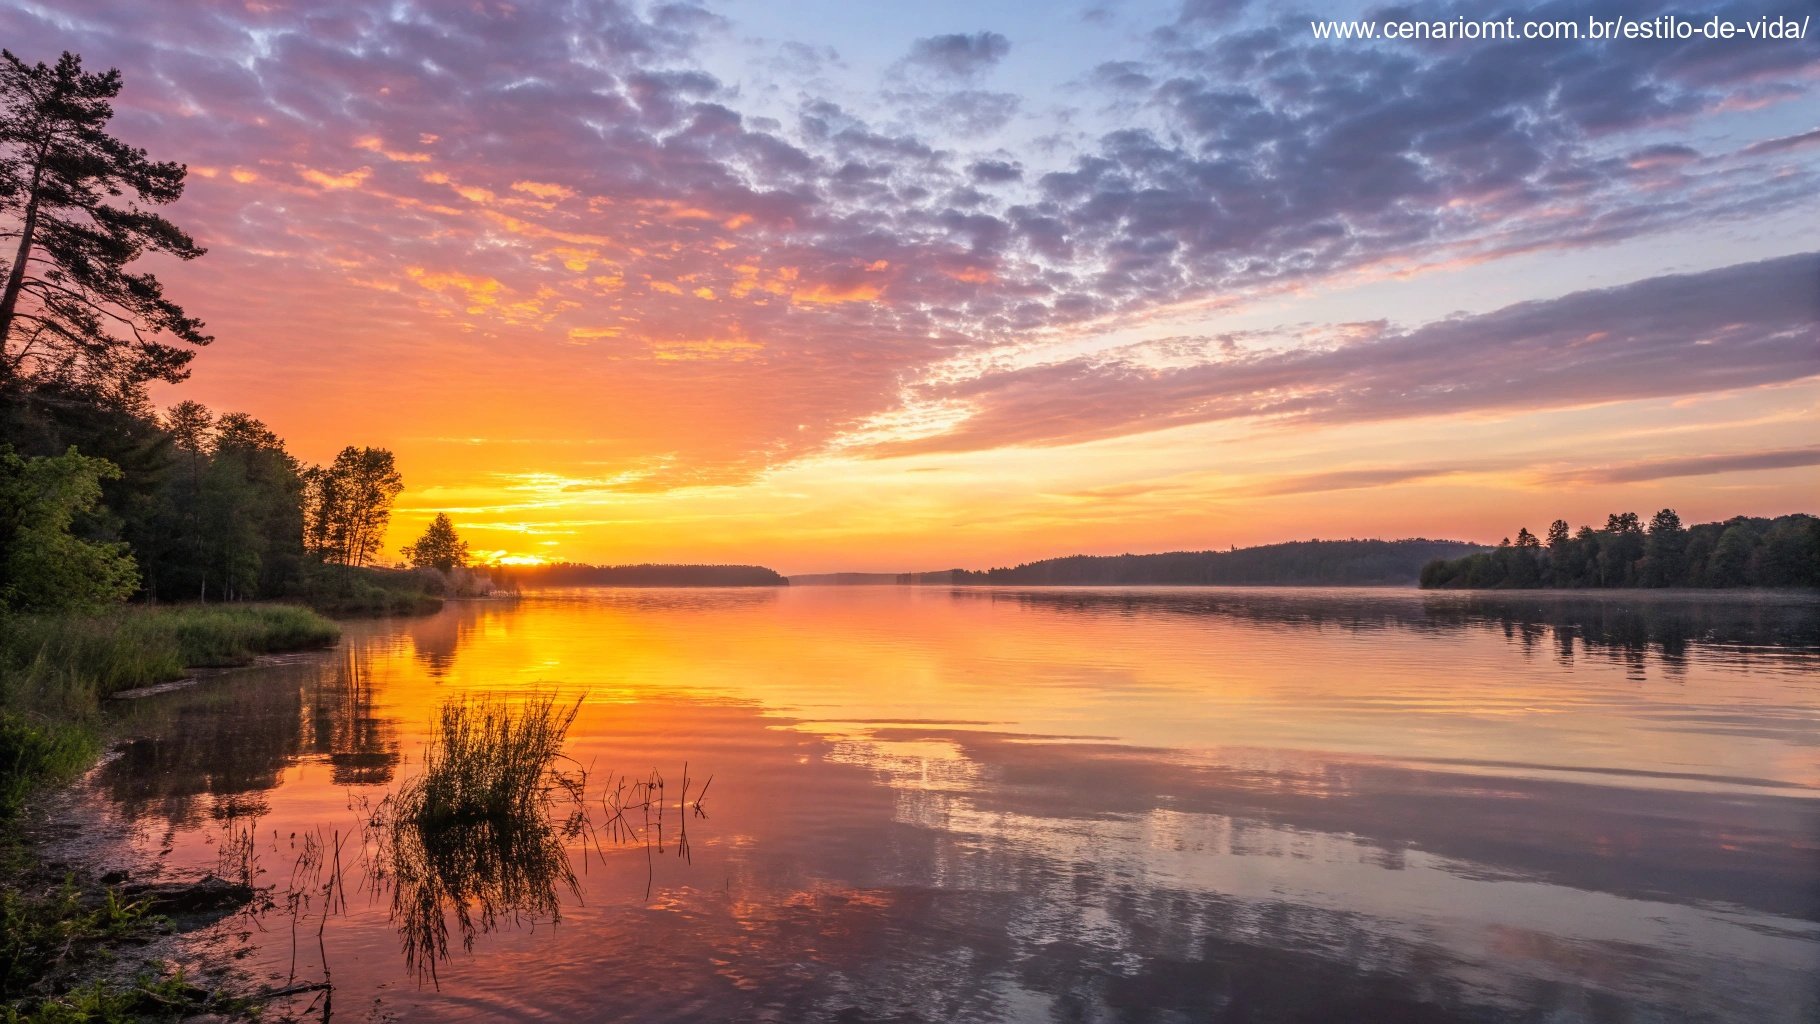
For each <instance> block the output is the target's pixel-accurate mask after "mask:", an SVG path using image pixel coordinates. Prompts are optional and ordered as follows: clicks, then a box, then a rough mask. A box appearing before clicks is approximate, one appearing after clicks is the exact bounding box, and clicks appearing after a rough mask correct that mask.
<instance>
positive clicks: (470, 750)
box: [402, 697, 581, 828]
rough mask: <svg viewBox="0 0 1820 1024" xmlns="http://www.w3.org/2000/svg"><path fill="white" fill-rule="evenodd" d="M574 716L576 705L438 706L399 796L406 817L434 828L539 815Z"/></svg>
mask: <svg viewBox="0 0 1820 1024" xmlns="http://www.w3.org/2000/svg"><path fill="white" fill-rule="evenodd" d="M580 710H581V702H580V701H577V702H576V703H575V704H573V705H570V706H569V707H567V708H566V709H565V708H559V707H558V706H557V705H556V700H555V698H554V697H540V698H533V699H531V700H528V701H526V702H524V703H522V704H518V705H513V704H508V703H506V702H504V701H502V700H498V699H495V698H491V697H478V698H467V699H462V700H453V701H450V702H448V703H446V704H444V705H443V707H442V716H441V721H440V722H439V723H438V727H437V732H436V735H435V736H434V737H433V738H432V740H431V742H430V745H429V747H428V749H427V750H426V751H425V753H424V764H423V774H422V775H420V776H418V778H417V779H416V780H415V781H414V782H413V783H411V784H410V785H409V786H407V787H406V789H405V790H404V793H403V795H402V799H403V801H404V803H405V805H406V806H407V807H408V808H409V810H410V813H411V816H412V817H413V818H415V819H416V820H417V822H418V823H419V824H420V825H422V826H424V827H426V828H434V827H437V826H441V825H448V824H454V823H460V822H466V821H477V820H481V819H494V820H507V819H510V818H513V817H516V816H523V815H529V814H532V813H535V812H539V811H541V810H542V808H543V803H544V800H545V796H546V794H547V793H549V792H550V791H551V789H553V788H561V787H562V786H563V784H564V780H563V779H562V778H561V777H560V773H558V772H557V761H558V759H559V758H560V757H561V756H562V741H563V737H564V736H565V735H566V734H567V733H568V731H569V725H570V724H571V723H573V722H574V721H575V715H576V712H578V711H580Z"/></svg>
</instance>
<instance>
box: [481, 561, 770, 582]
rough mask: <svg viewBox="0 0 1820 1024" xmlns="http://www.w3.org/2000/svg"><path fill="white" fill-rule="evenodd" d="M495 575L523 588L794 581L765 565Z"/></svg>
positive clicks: (512, 570)
mask: <svg viewBox="0 0 1820 1024" xmlns="http://www.w3.org/2000/svg"><path fill="white" fill-rule="evenodd" d="M491 572H492V573H493V575H494V576H495V577H496V578H498V579H500V580H501V581H503V582H504V583H505V584H506V585H508V586H510V585H514V584H515V585H517V586H519V587H787V586H789V585H790V581H789V580H787V579H785V578H784V577H783V576H781V575H779V574H778V573H776V572H774V571H773V570H770V569H767V568H765V567H764V566H762V565H649V564H647V565H580V564H576V563H571V562H557V563H554V564H551V565H519V566H509V567H507V566H495V567H493V568H492V569H491Z"/></svg>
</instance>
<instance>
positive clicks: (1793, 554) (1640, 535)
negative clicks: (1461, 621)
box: [1421, 508, 1820, 588]
mask: <svg viewBox="0 0 1820 1024" xmlns="http://www.w3.org/2000/svg"><path fill="white" fill-rule="evenodd" d="M1605 525H1606V528H1605V529H1603V530H1594V529H1593V528H1591V527H1590V526H1582V527H1581V528H1580V529H1579V530H1578V531H1576V532H1575V533H1574V534H1573V535H1572V536H1571V537H1569V536H1568V534H1567V523H1566V521H1564V520H1559V519H1557V520H1555V522H1554V523H1553V524H1551V525H1550V526H1549V529H1548V548H1547V552H1546V554H1543V553H1542V552H1541V551H1540V550H1539V548H1538V546H1537V544H1536V543H1535V542H1534V538H1533V537H1531V536H1530V534H1529V531H1528V530H1519V531H1518V532H1517V540H1516V543H1514V544H1512V543H1509V542H1506V543H1505V544H1504V545H1501V546H1500V547H1498V548H1496V549H1494V550H1492V551H1488V552H1483V553H1480V554H1473V555H1467V556H1465V557H1461V558H1453V559H1439V560H1436V561H1433V562H1430V563H1429V564H1428V565H1425V566H1424V567H1423V568H1422V575H1421V582H1422V586H1424V587H1473V588H1499V587H1510V588H1520V587H1535V586H1554V587H1634V586H1649V587H1673V586H1690V587H1744V586H1756V587H1820V519H1817V518H1815V517H1814V516H1810V515H1805V514H1795V515H1787V516H1782V517H1780V518H1778V519H1773V520H1772V519H1753V518H1749V517H1745V516H1739V517H1737V518H1735V519H1729V520H1727V521H1725V522H1723V523H1701V524H1699V525H1696V526H1693V527H1684V526H1683V525H1682V523H1681V517H1680V516H1679V515H1677V514H1676V513H1675V511H1674V510H1673V509H1666V508H1665V509H1663V510H1661V511H1660V512H1657V513H1656V514H1655V515H1654V516H1653V517H1651V519H1650V524H1649V530H1648V533H1647V534H1645V533H1644V531H1643V527H1642V523H1641V521H1640V520H1639V518H1638V517H1637V515H1636V514H1635V513H1630V512H1626V513H1613V514H1612V515H1611V516H1609V517H1608V518H1607V519H1606V521H1605Z"/></svg>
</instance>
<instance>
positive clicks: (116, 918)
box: [0, 876, 150, 1019]
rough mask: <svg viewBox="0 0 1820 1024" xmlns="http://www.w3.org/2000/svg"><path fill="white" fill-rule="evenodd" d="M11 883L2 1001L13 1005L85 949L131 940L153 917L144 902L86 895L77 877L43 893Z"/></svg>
mask: <svg viewBox="0 0 1820 1024" xmlns="http://www.w3.org/2000/svg"><path fill="white" fill-rule="evenodd" d="M8 881H9V882H11V883H13V884H9V885H7V886H6V887H4V888H0V997H3V998H5V999H6V1000H7V1001H8V1002H9V1003H11V1002H13V1001H15V1000H17V999H18V998H19V997H20V996H22V995H23V994H24V993H25V990H26V988H27V986H29V985H30V984H32V983H33V982H35V981H37V980H38V979H40V978H43V977H44V976H45V975H47V974H49V973H51V972H52V971H54V970H55V969H56V968H57V967H58V966H59V965H60V962H61V961H64V960H66V959H68V958H69V957H70V956H72V955H73V954H75V953H77V952H79V951H80V948H81V947H83V946H85V945H90V944H94V943H98V942H103V941H106V940H109V939H116V938H121V937H124V936H127V935H131V934H133V933H134V932H135V931H137V930H138V929H140V928H141V927H143V926H144V925H145V924H146V923H147V920H148V918H149V917H150V914H149V906H148V904H147V903H146V902H144V901H130V900H126V899H124V898H122V897H121V895H120V893H119V892H118V891H117V890H115V889H111V888H103V889H100V890H85V889H84V888H83V887H82V886H79V885H77V884H76V880H75V878H74V877H73V876H66V877H65V878H64V879H63V882H62V884H61V885H58V886H55V887H53V888H50V889H49V890H48V891H45V892H40V893H30V892H28V891H27V886H26V885H24V884H20V882H21V881H22V880H19V879H9V880H8ZM8 1019H13V1018H8Z"/></svg>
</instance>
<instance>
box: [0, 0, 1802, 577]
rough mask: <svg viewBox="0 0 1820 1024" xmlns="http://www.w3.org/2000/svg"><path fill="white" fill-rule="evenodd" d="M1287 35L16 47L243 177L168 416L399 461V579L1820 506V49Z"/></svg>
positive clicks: (776, 31) (887, 15) (1235, 9)
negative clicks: (420, 554) (205, 408)
mask: <svg viewBox="0 0 1820 1024" xmlns="http://www.w3.org/2000/svg"><path fill="white" fill-rule="evenodd" d="M1287 9H1288V8H1286V7H1285V6H1283V5H1278V4H1268V5H1267V4H1264V3H1261V2H1259V3H1249V4H1248V3H1247V2H1246V0H1188V2H1187V3H1186V5H1183V4H1181V3H1132V4H1110V3H1108V4H1103V5H1102V4H1095V3H1085V4H1072V5H1071V4H1070V3H1069V2H1068V0H1063V2H1061V3H1053V4H1035V3H1026V4H1010V3H992V2H978V0H976V2H972V3H966V4H962V3H958V2H948V0H936V2H923V3H915V4H861V3H852V2H850V0H849V2H833V0H827V2H824V0H814V2H795V0H791V2H784V0H773V2H758V0H735V2H726V3H709V4H707V5H705V6H693V5H689V4H667V5H654V6H639V5H631V4H618V3H611V2H591V0H572V2H563V3H536V2H532V0H522V2H518V3H504V2H497V0H463V2H446V3H445V2H428V0H418V2H412V0H387V2H383V3H381V2H371V3H368V2H362V0H325V2H307V3H306V2H290V0H245V2H226V0H57V2H55V3H36V2H18V0H13V2H10V3H8V4H6V5H4V6H0V43H3V44H4V45H5V46H6V47H7V48H8V49H10V50H12V51H13V52H15V53H17V54H18V55H20V56H21V57H24V58H26V59H28V60H33V61H36V60H47V61H48V60H54V59H55V57H56V55H57V53H58V52H59V51H61V50H65V49H67V50H72V51H75V52H78V53H80V54H81V55H82V56H83V58H84V60H85V62H86V63H87V64H88V65H89V66H90V67H91V68H99V67H106V66H115V67H118V68H120V69H121V71H122V72H123V74H124V76H125V83H126V85H125V91H124V93H123V95H122V97H121V101H120V103H119V104H118V108H119V114H118V116H117V118H116V122H115V124H116V128H117V130H118V132H119V134H120V135H121V136H122V137H124V138H126V139H128V140H129V141H131V142H133V143H134V144H136V145H142V146H145V147H146V148H147V149H148V150H150V152H151V155H152V156H153V157H155V158H159V159H170V160H178V161H182V162H185V163H187V164H188V165H189V167H190V172H191V173H190V183H189V188H188V192H187V194H186V195H185V197H184V199H183V200H182V201H181V202H179V203H178V204H176V205H175V206H174V207H172V208H171V209H170V210H169V211H167V212H168V213H169V215H170V216H171V217H172V219H173V220H175V221H177V222H178V223H179V224H181V225H183V226H185V227H186V228H188V229H190V230H191V231H192V232H193V233H194V234H195V235H196V236H197V238H198V240H199V241H200V242H201V243H202V244H204V245H206V246H208V247H209V249H210V250H211V251H210V252H209V254H208V255H207V256H205V257H203V258H202V259H199V260H197V261H195V262H194V263H191V264H187V265H183V266H178V267H160V268H158V269H159V270H160V273H161V276H163V277H164V278H165V280H166V284H167V288H168V290H169V292H170V294H171V295H172V296H173V297H175V298H177V299H178V301H180V302H182V303H184V304H185V306H186V308H187V309H188V310H189V311H190V312H192V313H194V314H196V315H198V316H200V317H201V318H202V319H204V320H206V321H207V322H208V325H209V329H210V331H211V332H212V333H213V334H214V335H215V336H216V338H217V341H216V342H215V344H214V345H213V346H211V347H210V348H209V349H207V350H206V351H204V352H202V353H201V354H200V355H199V356H198V358H197V359H196V362H195V364H194V366H195V372H194V375H193V377H192V378H191V380H190V381H188V382H187V383H185V384H182V385H180V386H177V387H175V388H164V389H161V390H159V391H158V392H157V393H156V396H155V397H156V399H157V401H158V403H159V404H160V405H168V404H171V403H174V402H176V401H178V400H180V399H181V398H193V399H195V400H198V401H201V402H203V403H205V404H207V405H209V406H210V407H211V408H214V409H216V410H217V411H223V412H225V411H236V410H238V411H245V412H249V413H251V414H253V415H255V416H257V417H259V418H260V419H263V420H264V421H265V422H266V423H268V424H269V425H270V426H271V427H272V428H273V429H274V430H276V431H277V432H278V433H279V434H280V435H282V436H283V437H284V438H286V440H287V442H288V443H289V445H290V448H291V451H292V452H293V453H294V454H296V455H298V456H299V457H300V458H302V459H304V460H306V461H311V462H321V461H327V460H328V459H331V458H333V456H334V454H335V452H336V451H337V450H338V449H339V448H341V447H342V446H343V445H345V444H366V445H378V446H385V447H389V448H391V449H393V450H394V451H395V452H396V453H397V456H398V462H399V468H400V469H401V470H402V472H403V474H404V477H405V483H406V487H407V490H406V492H405V494H404V495H403V497H402V498H401V500H400V509H399V512H398V514H397V516H396V517H395V522H394V527H393V532H392V536H391V544H392V546H393V547H394V548H396V546H397V545H399V544H402V543H404V542H406V541H408V540H409V539H410V538H411V537H412V536H414V535H415V534H416V533H417V532H419V531H420V530H421V529H422V527H423V524H424V522H425V521H426V520H427V519H428V518H429V517H430V516H431V515H433V514H434V513H435V512H437V511H448V512H449V513H450V514H451V515H452V516H453V517H454V519H455V522H456V524H457V527H458V529H460V530H461V532H462V533H463V534H464V536H466V537H467V538H468V539H469V540H470V542H471V543H472V545H473V547H474V548H475V549H476V550H477V551H481V552H486V553H504V554H511V555H519V556H527V555H535V556H540V557H543V558H549V559H567V560H576V561H596V562H641V561H738V562H754V563H761V564H765V565H769V566H772V567H773V568H776V569H779V570H781V571H784V572H808V571H824V570H836V569H854V570H907V569H940V568H946V567H949V566H954V565H963V566H973V567H978V566H986V565H996V564H1009V563H1014V562H1017V561H1021V560H1027V559H1031V558H1038V557H1044V556H1049V555H1057V554H1067V553H1073V552H1091V553H1109V552H1119V551H1147V550H1166V549H1176V548H1205V547H1218V548H1224V547H1226V546H1228V545H1232V544H1236V545H1239V546H1245V545H1249V544H1258V543H1268V542H1272V541H1280V540H1290V539H1304V538H1308V537H1317V536H1319V537H1349V536H1361V537H1363V536H1385V537H1400V536H1413V535H1423V536H1431V537H1456V538H1463V539H1470V540H1482V541H1492V542H1495V541H1496V540H1498V539H1499V538H1500V537H1502V536H1505V535H1509V534H1513V533H1515V532H1516V529H1517V527H1518V526H1523V525H1527V526H1529V527H1530V528H1531V529H1532V530H1537V531H1540V530H1541V529H1542V528H1544V527H1546V525H1547V523H1548V521H1549V520H1551V519H1553V518H1555V517H1557V516H1561V517H1565V518H1568V519H1569V520H1571V521H1573V522H1575V523H1579V522H1585V521H1589V520H1590V521H1596V522H1600V523H1602V522H1603V519H1604V516H1605V514H1606V513H1607V512H1610V511H1616V510H1634V511H1639V512H1642V513H1643V514H1644V515H1645V517H1646V518H1647V515H1648V514H1649V513H1650V512H1652V511H1653V510H1655V509H1657V508H1660V507H1662V506H1664V505H1673V506H1675V507H1676V508H1678V509H1679V511H1680V513H1681V515H1682V517H1683V519H1684V520H1687V521H1690V522H1691V521H1704V520H1707V519H1715V518H1724V517H1727V516H1730V515H1735V514H1739V513H1748V514H1754V515H1775V514H1781V513H1787V512H1794V511H1810V512H1812V511H1820V500H1817V499H1820V484H1817V483H1816V481H1820V471H1817V470H1816V468H1815V467H1816V466H1820V436H1817V434H1816V430H1815V427H1816V424H1817V423H1820V252H1816V251H1815V250H1816V249H1820V201H1816V197H1817V196H1820V102H1816V101H1817V100H1820V40H1817V39H1816V38H1814V36H1813V34H1812V33H1811V32H1810V37H1809V38H1808V39H1807V40H1805V41H1749V40H1735V41H1732V42H1728V43H1725V42H1707V41H1704V40H1698V39H1696V40H1693V41H1690V42H1682V43H1666V42H1657V41H1651V42H1633V43H1623V44H1608V45H1595V44H1590V43H1528V42H1472V43H1452V44H1434V43H1383V42H1380V43H1316V42H1314V41H1313V40H1312V38H1311V36H1310V32H1309V28H1308V14H1307V13H1303V14H1298V15H1294V16H1292V15H1289V14H1286V13H1284V12H1285V11H1286V10H1287ZM1366 9H1367V8H1366V6H1365V5H1359V4H1337V5H1336V4H1327V5H1321V4H1316V5H1310V7H1309V8H1307V10H1308V11H1309V12H1312V13H1314V14H1315V15H1317V16H1322V17H1333V16H1346V15H1356V14H1358V13H1359V12H1361V11H1363V10H1366ZM1404 10H1406V11H1410V12H1413V13H1414V14H1415V16H1419V17H1423V18H1451V17H1454V16H1456V15H1464V16H1471V17H1477V16H1485V15H1488V14H1491V13H1494V12H1495V13H1496V14H1498V15H1499V16H1502V15H1504V14H1511V13H1514V14H1516V15H1517V16H1518V17H1536V18H1541V17H1556V16H1558V17H1565V18H1580V19H1583V18H1584V16H1585V14H1586V13H1587V12H1586V5H1584V4H1580V3H1559V4H1547V5H1538V6H1533V7H1530V8H1527V9H1526V8H1520V7H1519V8H1512V7H1505V6H1498V7H1493V6H1489V5H1483V4H1471V3H1468V4H1458V5H1453V4H1421V5H1416V6H1414V7H1410V8H1404ZM1666 10H1675V11H1677V12H1678V13H1683V14H1685V13H1687V12H1686V11H1685V10H1684V9H1683V8H1679V7H1674V6H1673V5H1672V4H1667V3H1658V2H1656V0H1611V2H1609V3H1606V4H1604V5H1603V7H1602V9H1601V11H1600V12H1599V13H1600V14H1601V15H1604V16H1613V17H1615V16H1616V15H1618V14H1621V13H1628V14H1631V15H1633V16H1648V15H1650V14H1653V13H1657V12H1658V11H1666ZM1725 10H1726V11H1727V12H1729V13H1732V14H1733V16H1734V17H1743V16H1746V15H1748V16H1753V17H1754V16H1755V15H1757V14H1771V15H1775V14H1790V15H1794V16H1796V17H1797V18H1798V17H1800V16H1801V15H1802V14H1803V13H1805V12H1806V10H1808V8H1805V7H1804V5H1803V4H1801V3H1799V2H1796V0H1788V2H1786V3H1784V4H1783V5H1782V6H1776V5H1775V4H1774V3H1755V4H1745V5H1728V6H1727V7H1726V8H1725ZM1699 13H1701V14H1703V15H1704V14H1709V13H1715V12H1707V11H1702V12H1699ZM1817 29H1820V26H1817Z"/></svg>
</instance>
